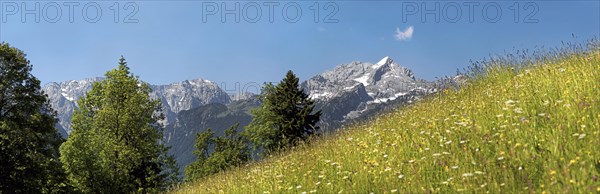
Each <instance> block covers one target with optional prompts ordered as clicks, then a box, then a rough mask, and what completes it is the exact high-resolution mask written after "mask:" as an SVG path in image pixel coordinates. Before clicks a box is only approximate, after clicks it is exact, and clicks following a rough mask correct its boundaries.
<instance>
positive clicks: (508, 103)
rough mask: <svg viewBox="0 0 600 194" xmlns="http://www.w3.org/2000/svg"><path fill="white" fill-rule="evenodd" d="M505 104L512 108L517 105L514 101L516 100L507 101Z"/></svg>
mask: <svg viewBox="0 0 600 194" xmlns="http://www.w3.org/2000/svg"><path fill="white" fill-rule="evenodd" d="M504 104H505V105H506V106H512V105H514V104H515V101H514V100H507V101H506V102H504Z"/></svg>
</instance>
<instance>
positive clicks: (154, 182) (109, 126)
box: [60, 57, 177, 193]
mask: <svg viewBox="0 0 600 194" xmlns="http://www.w3.org/2000/svg"><path fill="white" fill-rule="evenodd" d="M150 92H151V89H150V87H149V86H148V85H147V84H146V83H143V82H141V81H140V80H139V79H138V78H137V77H136V76H134V75H133V74H131V73H130V72H129V67H127V64H126V62H125V59H124V58H122V57H121V59H120V62H119V67H118V69H113V70H111V71H108V72H107V73H106V79H105V80H103V81H101V82H96V83H94V86H93V87H92V90H90V91H89V92H88V93H87V94H86V95H85V97H82V98H81V99H79V101H78V104H79V108H80V109H79V110H76V111H75V113H74V114H73V120H72V127H73V131H72V133H71V135H70V136H69V138H68V140H67V141H66V142H65V143H64V144H63V145H62V146H61V148H60V151H61V161H62V162H63V163H64V169H65V170H66V171H67V174H68V178H69V180H70V182H71V183H72V184H73V186H75V188H76V189H77V190H78V191H81V192H85V193H89V192H93V193H97V192H100V193H131V192H141V193H146V192H156V191H160V190H163V189H165V188H166V187H167V186H169V184H171V183H173V182H175V181H177V169H176V167H175V161H174V160H173V158H172V157H170V156H167V150H168V148H167V147H165V146H164V144H162V143H161V139H162V137H163V134H162V126H161V125H160V124H159V123H158V121H159V120H160V119H162V118H163V117H164V116H163V115H162V113H161V112H162V108H161V107H162V105H161V103H160V101H158V100H152V99H150V98H149V96H148V94H149V93H150Z"/></svg>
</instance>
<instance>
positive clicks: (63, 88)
mask: <svg viewBox="0 0 600 194" xmlns="http://www.w3.org/2000/svg"><path fill="white" fill-rule="evenodd" d="M100 80H102V78H99V77H96V78H87V79H84V80H79V81H76V80H71V81H66V82H61V83H55V82H51V83H48V84H46V85H45V86H44V88H42V90H43V91H44V93H45V94H47V95H48V100H49V101H50V105H51V106H52V108H53V109H54V110H55V111H56V112H57V117H58V123H57V125H58V126H57V127H58V129H59V132H60V133H61V135H63V136H64V137H66V136H67V134H68V133H70V132H71V116H72V115H73V111H74V110H75V109H76V108H77V100H78V99H79V97H81V96H83V95H84V94H85V93H86V92H87V91H89V90H91V89H92V86H93V85H94V82H96V81H100Z"/></svg>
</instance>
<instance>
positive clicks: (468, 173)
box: [462, 173, 473, 177]
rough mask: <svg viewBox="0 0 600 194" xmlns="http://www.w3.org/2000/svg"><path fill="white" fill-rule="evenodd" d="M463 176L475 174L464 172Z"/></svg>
mask: <svg viewBox="0 0 600 194" xmlns="http://www.w3.org/2000/svg"><path fill="white" fill-rule="evenodd" d="M462 176H464V177H469V176H473V173H464V174H462Z"/></svg>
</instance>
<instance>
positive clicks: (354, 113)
mask: <svg viewBox="0 0 600 194" xmlns="http://www.w3.org/2000/svg"><path fill="white" fill-rule="evenodd" d="M357 86H359V87H357ZM301 87H302V88H304V90H305V91H307V92H308V93H309V97H310V98H312V99H313V100H316V101H317V102H318V103H321V104H324V108H325V109H331V110H324V111H323V112H324V113H325V114H328V113H334V115H329V116H328V115H325V118H327V119H332V120H338V121H339V122H340V123H343V122H344V120H346V119H353V118H360V117H362V116H364V115H368V114H370V113H371V112H373V111H375V110H376V109H380V108H382V107H385V104H387V103H393V102H397V101H402V102H405V101H406V102H408V101H413V100H415V99H417V98H418V97H419V96H422V95H425V94H427V93H428V92H429V90H428V88H429V87H431V83H430V82H427V81H425V80H421V79H416V78H415V77H414V74H413V72H412V71H411V70H410V69H408V68H406V67H403V66H400V65H399V64H398V63H396V62H394V60H393V59H392V58H391V57H388V56H386V57H384V58H383V59H381V60H379V62H377V63H375V64H373V63H369V62H352V63H348V64H341V65H338V66H337V67H335V68H334V69H333V70H330V71H326V72H324V73H322V74H320V75H316V76H314V77H312V78H310V79H308V80H306V81H304V82H303V83H302V84H301ZM359 90H361V91H363V92H360V91H359ZM361 94H364V95H361ZM340 119H342V120H340Z"/></svg>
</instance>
